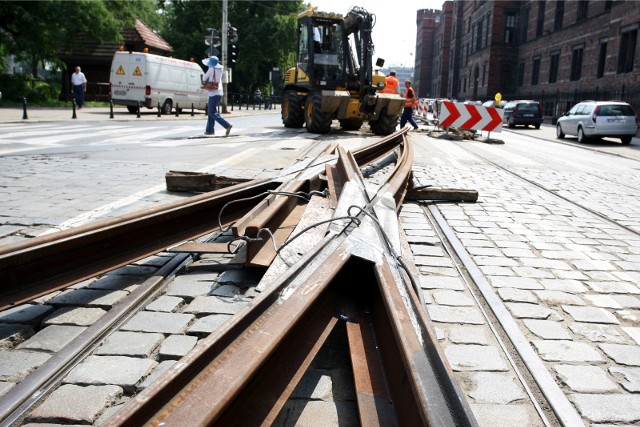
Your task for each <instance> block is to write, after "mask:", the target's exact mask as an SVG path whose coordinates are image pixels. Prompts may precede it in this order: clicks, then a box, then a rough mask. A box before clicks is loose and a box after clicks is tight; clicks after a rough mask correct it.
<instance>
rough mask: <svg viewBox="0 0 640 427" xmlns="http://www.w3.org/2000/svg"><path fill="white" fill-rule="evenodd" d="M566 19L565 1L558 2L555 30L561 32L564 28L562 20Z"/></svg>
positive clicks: (554, 23) (559, 0) (558, 0)
mask: <svg viewBox="0 0 640 427" xmlns="http://www.w3.org/2000/svg"><path fill="white" fill-rule="evenodd" d="M563 19H564V0H557V1H556V19H555V21H554V22H553V29H554V30H559V29H561V28H562V20H563Z"/></svg>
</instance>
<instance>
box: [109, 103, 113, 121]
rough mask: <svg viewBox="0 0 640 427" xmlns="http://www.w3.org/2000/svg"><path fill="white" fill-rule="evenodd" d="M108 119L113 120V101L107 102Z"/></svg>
mask: <svg viewBox="0 0 640 427" xmlns="http://www.w3.org/2000/svg"><path fill="white" fill-rule="evenodd" d="M109 118H110V119H113V99H110V100H109Z"/></svg>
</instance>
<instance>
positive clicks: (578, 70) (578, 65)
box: [570, 46, 584, 82]
mask: <svg viewBox="0 0 640 427" xmlns="http://www.w3.org/2000/svg"><path fill="white" fill-rule="evenodd" d="M583 53H584V47H582V46H581V47H577V48H574V49H573V52H572V53H571V78H570V80H571V81H572V82H575V81H578V80H580V76H581V75H582V54H583Z"/></svg>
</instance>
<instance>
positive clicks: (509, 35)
mask: <svg viewBox="0 0 640 427" xmlns="http://www.w3.org/2000/svg"><path fill="white" fill-rule="evenodd" d="M506 18H507V19H506V20H505V21H506V22H505V28H504V44H513V42H514V39H515V37H514V36H515V28H516V15H515V13H508V14H507V16H506Z"/></svg>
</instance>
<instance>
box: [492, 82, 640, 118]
mask: <svg viewBox="0 0 640 427" xmlns="http://www.w3.org/2000/svg"><path fill="white" fill-rule="evenodd" d="M503 99H534V100H536V101H539V102H540V105H542V111H543V114H544V116H545V117H547V118H550V119H551V121H552V123H554V124H555V120H556V119H557V118H558V117H560V116H562V115H563V114H564V113H565V112H567V111H569V109H570V108H571V107H572V106H574V105H575V104H577V103H578V102H581V101H586V100H593V101H613V100H615V101H624V102H627V103H629V104H630V105H631V106H632V107H633V109H634V110H635V111H636V114H637V113H639V112H640V86H633V87H632V86H626V85H622V86H621V87H619V88H615V89H607V90H600V88H599V87H598V86H596V87H595V88H593V89H589V90H577V89H576V90H574V91H573V92H560V91H556V92H545V91H544V90H543V91H542V92H539V93H535V92H530V93H529V94H517V95H509V94H506V95H503Z"/></svg>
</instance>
